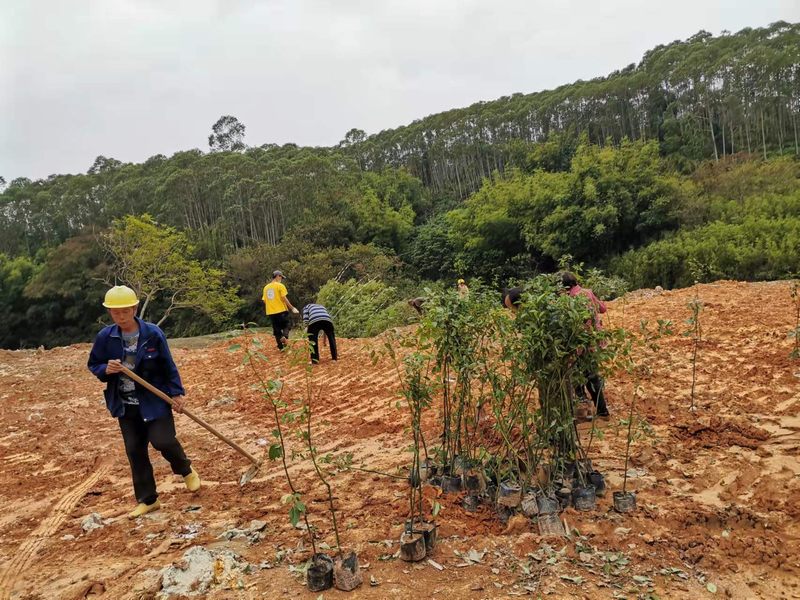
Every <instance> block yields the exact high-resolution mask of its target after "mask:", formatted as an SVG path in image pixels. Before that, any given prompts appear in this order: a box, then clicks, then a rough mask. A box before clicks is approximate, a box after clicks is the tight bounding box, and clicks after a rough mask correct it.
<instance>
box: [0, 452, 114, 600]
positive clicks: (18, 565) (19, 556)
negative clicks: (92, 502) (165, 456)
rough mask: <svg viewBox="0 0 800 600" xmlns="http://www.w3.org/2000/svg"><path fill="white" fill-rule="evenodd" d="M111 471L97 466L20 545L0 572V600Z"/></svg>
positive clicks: (7, 599) (105, 463) (7, 598)
mask: <svg viewBox="0 0 800 600" xmlns="http://www.w3.org/2000/svg"><path fill="white" fill-rule="evenodd" d="M110 469H111V461H108V460H106V461H103V462H101V463H100V464H98V465H97V467H96V468H95V470H94V472H93V473H92V474H91V475H89V477H87V478H86V479H84V480H83V481H82V482H81V483H79V484H78V485H76V486H75V487H74V488H72V489H71V490H70V491H69V492H68V493H67V494H65V495H64V496H63V497H62V498H61V500H60V501H59V502H58V503H57V504H56V505H55V507H54V508H53V510H52V512H51V513H50V515H49V516H48V517H47V518H46V519H44V520H43V521H42V522H41V523H40V524H39V527H37V528H36V530H35V531H34V532H33V533H31V534H30V535H29V536H28V537H27V539H26V540H25V541H24V542H22V544H20V547H19V548H18V549H17V552H16V553H15V554H14V556H12V557H11V560H9V561H8V563H6V565H5V566H4V567H3V569H2V571H0V600H11V594H12V593H13V591H14V588H15V587H16V586H17V584H18V583H19V582H20V581H21V580H22V577H23V575H24V574H25V572H26V571H27V569H28V567H29V566H30V565H31V563H32V562H33V559H34V557H35V556H36V553H37V552H38V551H39V549H40V548H41V547H42V546H43V545H44V544H45V543H46V542H47V540H48V538H49V537H50V536H51V535H53V534H54V533H55V532H56V531H58V528H59V527H61V525H62V523H63V522H64V521H65V520H66V519H67V517H68V516H69V514H70V513H71V512H72V510H73V509H74V508H75V507H76V506H77V504H78V502H80V501H81V500H82V499H83V497H84V496H85V495H86V492H88V491H89V489H91V487H92V486H93V485H94V484H95V483H97V482H98V481H99V480H100V478H101V477H103V476H104V475H106V473H108V472H109V470H110Z"/></svg>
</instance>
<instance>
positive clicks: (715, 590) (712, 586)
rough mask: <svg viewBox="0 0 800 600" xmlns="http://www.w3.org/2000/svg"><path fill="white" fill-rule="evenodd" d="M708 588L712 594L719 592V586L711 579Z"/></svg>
mask: <svg viewBox="0 0 800 600" xmlns="http://www.w3.org/2000/svg"><path fill="white" fill-rule="evenodd" d="M706 589H707V590H708V591H709V592H711V593H712V594H716V593H717V586H716V585H715V584H713V583H711V582H710V581H709V582H708V583H707V584H706Z"/></svg>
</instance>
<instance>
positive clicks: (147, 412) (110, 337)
mask: <svg viewBox="0 0 800 600" xmlns="http://www.w3.org/2000/svg"><path fill="white" fill-rule="evenodd" d="M136 322H137V323H138V324H139V345H138V347H137V348H136V364H135V365H134V367H133V369H132V371H133V372H134V373H136V374H137V375H139V376H140V377H142V378H143V379H145V380H146V381H147V382H148V383H151V384H153V386H155V387H157V388H158V389H160V390H161V391H162V392H164V393H165V394H167V395H168V396H170V397H173V396H183V395H184V394H185V393H186V392H185V390H184V389H183V383H181V376H180V374H179V373H178V367H177V366H175V361H173V360H172V354H170V351H169V346H168V345H167V338H166V336H165V335H164V332H163V331H161V329H159V327H158V326H157V325H154V324H153V323H148V322H147V321H142V320H141V319H139V318H138V317H137V318H136ZM124 356H125V348H124V342H123V340H122V332H121V331H120V328H119V325H109V326H108V327H105V328H104V329H103V330H101V331H100V333H98V334H97V337H96V338H95V340H94V346H92V351H91V353H90V354H89V363H88V367H89V370H90V371H91V372H92V373H93V374H94V375H95V377H97V378H98V379H99V380H100V381H103V382H105V383H106V389H105V392H104V395H105V398H106V407H107V408H108V410H109V412H110V413H111V416H112V417H121V416H123V415H124V414H125V405H124V404H123V403H122V398H121V397H120V393H119V379H120V377H119V374H117V373H114V374H108V373H106V365H107V364H108V361H109V360H112V359H117V360H120V361H121V360H123V358H124ZM135 386H136V397H137V398H138V399H139V410H140V412H141V414H142V418H143V419H144V420H145V421H154V420H156V419H159V418H161V417H165V416H167V415H168V414H169V413H170V412H171V410H172V409H171V407H170V405H169V404H167V403H166V402H164V401H163V400H162V399H161V398H159V397H158V396H156V395H155V394H153V393H152V392H150V391H149V390H147V389H145V388H143V387H142V386H140V385H139V384H138V383H135Z"/></svg>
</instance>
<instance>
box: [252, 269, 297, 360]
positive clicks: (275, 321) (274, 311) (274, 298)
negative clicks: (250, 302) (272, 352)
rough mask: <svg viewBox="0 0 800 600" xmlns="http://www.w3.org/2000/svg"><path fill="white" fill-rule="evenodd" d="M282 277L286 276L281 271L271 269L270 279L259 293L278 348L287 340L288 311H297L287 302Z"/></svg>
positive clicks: (281, 347) (289, 326)
mask: <svg viewBox="0 0 800 600" xmlns="http://www.w3.org/2000/svg"><path fill="white" fill-rule="evenodd" d="M284 279H286V278H285V277H284V276H283V273H282V272H281V271H273V272H272V281H271V282H269V283H268V284H267V285H265V286H264V291H263V292H262V294H261V300H262V301H263V302H264V308H265V310H266V312H267V316H268V317H269V320H270V322H271V323H272V335H274V336H275V341H276V342H277V344H278V350H283V348H284V347H285V346H286V342H288V341H289V330H290V329H291V321H290V320H289V311H292V312H293V313H294V314H298V312H299V311H298V310H297V309H296V308H295V307H294V306H292V303H291V302H289V297H288V294H289V292H288V291H287V290H286V286H285V285H283V283H281V282H282V281H283V280H284Z"/></svg>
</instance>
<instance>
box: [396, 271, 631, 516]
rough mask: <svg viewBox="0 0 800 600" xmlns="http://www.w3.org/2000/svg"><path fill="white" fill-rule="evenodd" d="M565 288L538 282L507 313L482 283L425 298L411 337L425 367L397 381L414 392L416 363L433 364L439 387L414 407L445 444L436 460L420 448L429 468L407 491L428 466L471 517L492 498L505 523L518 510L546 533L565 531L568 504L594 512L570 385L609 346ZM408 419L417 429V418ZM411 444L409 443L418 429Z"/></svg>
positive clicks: (594, 482)
mask: <svg viewBox="0 0 800 600" xmlns="http://www.w3.org/2000/svg"><path fill="white" fill-rule="evenodd" d="M560 290H561V286H560V285H558V284H557V282H556V281H555V279H554V278H552V277H546V276H540V277H538V278H537V279H535V280H534V281H532V282H530V283H529V284H528V286H527V293H526V294H525V296H524V299H523V302H522V304H521V306H520V307H519V309H518V310H517V311H515V312H513V313H512V312H511V311H509V310H508V309H506V308H503V307H502V306H501V305H500V304H499V303H498V302H497V301H496V299H495V298H494V297H493V295H492V294H491V292H488V291H486V290H483V289H481V287H480V286H479V285H475V286H474V287H473V288H472V289H471V291H470V295H469V297H467V298H464V297H459V296H457V295H455V294H449V293H448V292H445V293H440V294H436V293H429V294H428V301H427V302H426V314H425V316H424V317H423V319H422V321H421V325H420V327H419V329H418V330H417V334H416V335H417V348H418V349H421V350H422V355H420V356H419V357H418V358H417V360H418V361H419V364H420V366H419V368H416V369H415V370H409V369H406V371H405V373H402V374H401V379H403V378H404V382H403V386H402V387H403V388H404V390H413V389H417V388H419V385H418V382H417V380H416V378H417V377H418V376H419V372H420V371H421V370H422V366H421V365H422V364H423V363H424V362H425V361H426V360H427V362H428V363H429V364H428V366H427V367H426V368H427V369H428V370H429V371H430V374H429V375H428V377H429V378H431V379H435V385H434V384H433V383H429V384H428V385H427V386H426V387H425V390H426V394H427V395H426V396H425V400H424V402H422V403H421V404H418V405H417V406H418V408H419V409H420V410H421V411H427V410H432V411H433V413H434V414H435V418H436V422H437V423H438V424H439V426H440V429H437V431H441V435H440V437H439V439H440V441H441V444H440V445H438V446H436V447H434V448H432V449H431V450H432V452H433V454H434V456H436V458H437V461H436V462H435V463H433V464H432V463H431V462H430V457H429V456H428V453H427V450H428V449H427V447H425V446H424V445H423V448H424V450H425V457H426V458H425V460H420V459H418V458H415V460H414V461H413V463H412V468H411V473H410V475H409V480H410V481H411V483H412V489H413V487H414V485H413V484H416V483H418V482H421V481H422V480H424V479H425V474H426V473H428V472H430V471H431V470H433V471H436V472H437V475H436V476H435V477H432V478H430V479H429V482H431V483H436V484H439V485H440V486H441V488H442V491H443V492H444V493H452V492H457V491H461V492H462V493H463V494H464V498H463V506H464V507H465V508H466V509H467V510H474V509H475V508H476V505H477V504H478V503H481V502H484V501H488V502H489V503H491V505H492V506H493V507H494V510H496V511H497V513H498V516H499V517H500V518H501V519H503V520H505V519H507V518H509V517H510V516H511V515H512V514H514V513H515V512H517V511H519V510H523V512H524V513H525V514H528V515H535V516H537V517H538V518H539V521H540V527H543V528H544V529H548V527H549V528H550V529H551V530H556V526H557V529H558V530H560V528H561V523H560V520H559V518H558V514H557V513H558V511H559V509H560V508H562V507H563V506H564V505H567V504H573V505H574V506H575V507H576V508H577V509H579V510H591V509H592V508H594V506H595V492H596V489H598V488H603V487H604V482H603V479H602V476H600V474H599V473H598V472H596V471H594V470H593V469H592V466H591V461H590V460H589V459H588V456H587V453H586V452H585V451H584V448H583V445H582V443H581V437H580V435H579V432H578V429H577V426H576V423H575V405H576V402H575V400H576V399H575V394H574V389H575V387H576V385H578V384H579V383H581V382H583V381H585V377H586V373H596V372H597V369H598V365H599V364H601V363H602V362H604V361H607V360H608V359H609V357H610V356H612V355H613V353H614V352H615V348H616V346H615V345H614V344H609V343H607V342H608V341H611V338H612V336H611V334H610V333H609V332H604V331H599V330H597V329H595V328H594V327H588V326H587V322H590V321H591V320H592V317H593V313H592V307H591V306H590V304H589V303H588V301H587V299H586V298H584V297H570V296H569V295H566V294H563V293H559V292H560ZM425 357H427V358H425ZM407 366H408V365H407ZM409 406H412V402H409ZM411 412H412V429H413V430H415V429H416V427H417V426H418V425H420V424H421V423H422V421H423V419H422V418H421V416H420V414H417V413H415V412H414V409H413V408H412V409H411ZM413 436H414V440H415V447H416V446H417V445H419V444H418V440H417V438H421V437H422V436H421V432H420V433H419V434H417V433H416V432H414V434H413ZM423 439H424V438H423ZM415 454H419V452H418V451H417V452H416V453H415ZM548 523H549V525H548ZM562 531H563V530H562Z"/></svg>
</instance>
